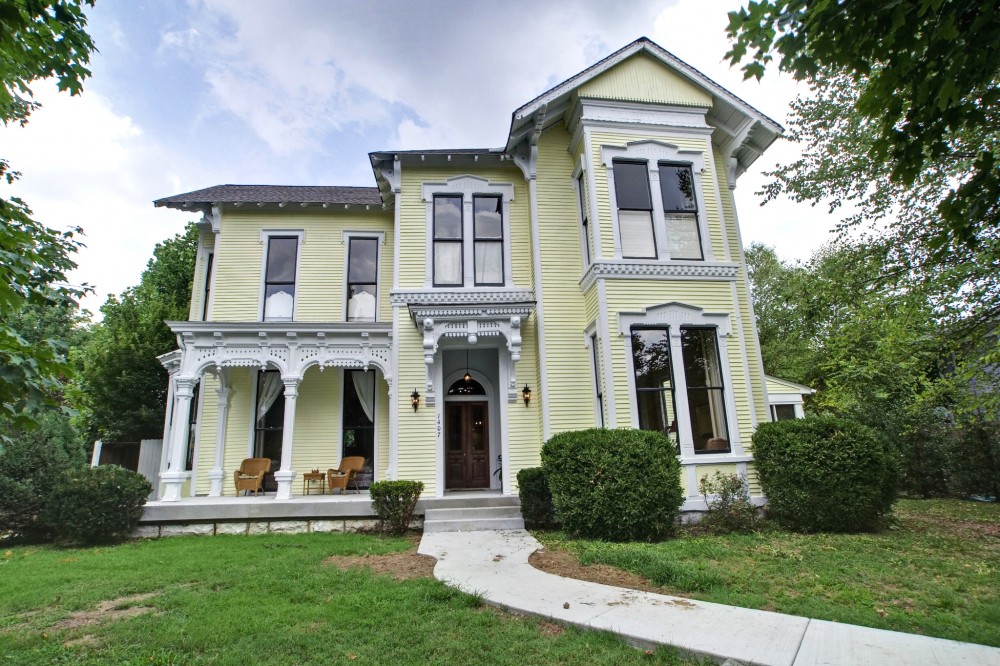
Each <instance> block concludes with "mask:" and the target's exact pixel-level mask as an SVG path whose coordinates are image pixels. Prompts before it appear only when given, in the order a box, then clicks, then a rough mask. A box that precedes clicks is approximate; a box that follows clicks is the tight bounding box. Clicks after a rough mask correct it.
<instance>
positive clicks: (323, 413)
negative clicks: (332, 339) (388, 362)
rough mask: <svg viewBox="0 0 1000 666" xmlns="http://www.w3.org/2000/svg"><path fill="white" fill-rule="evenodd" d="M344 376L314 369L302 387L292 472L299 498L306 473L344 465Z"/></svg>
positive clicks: (339, 371)
mask: <svg viewBox="0 0 1000 666" xmlns="http://www.w3.org/2000/svg"><path fill="white" fill-rule="evenodd" d="M343 376H344V373H343V371H342V370H340V369H329V368H328V369H326V370H320V369H319V367H317V366H313V367H311V368H309V369H308V370H306V374H305V377H304V378H303V380H302V383H301V384H300V385H299V398H298V400H297V401H296V406H295V430H294V432H293V438H292V469H293V470H295V472H296V473H297V476H296V479H295V480H296V481H298V483H295V484H294V485H293V487H292V493H293V494H295V495H298V494H300V493H301V491H302V483H301V481H300V479H301V478H302V473H303V472H309V471H312V470H313V469H318V470H320V471H323V472H325V471H326V470H328V469H330V468H331V467H336V466H337V464H338V463H339V462H340V451H341V439H342V435H341V427H340V422H341V421H340V419H341V412H342V411H343V403H344V398H343Z"/></svg>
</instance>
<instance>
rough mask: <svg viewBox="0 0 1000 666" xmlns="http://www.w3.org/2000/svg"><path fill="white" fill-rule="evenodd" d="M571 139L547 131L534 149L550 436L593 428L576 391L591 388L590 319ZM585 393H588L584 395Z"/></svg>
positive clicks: (585, 404)
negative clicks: (587, 339) (582, 282)
mask: <svg viewBox="0 0 1000 666" xmlns="http://www.w3.org/2000/svg"><path fill="white" fill-rule="evenodd" d="M569 140H570V137H569V135H568V134H567V133H566V131H565V130H563V129H562V128H561V127H558V128H554V129H552V130H549V131H548V132H545V133H544V134H543V135H542V137H541V139H540V140H539V144H538V167H537V174H538V176H537V186H536V187H537V197H538V220H539V224H538V226H539V246H540V252H541V270H542V299H543V305H544V314H545V322H544V324H545V326H544V336H545V338H544V340H542V344H544V345H545V349H546V350H548V354H547V356H546V367H545V369H544V372H545V375H546V379H547V380H548V396H547V399H548V408H549V425H550V427H551V432H552V434H556V433H559V432H563V431H566V430H578V429H580V428H590V427H593V426H594V425H595V419H594V409H593V405H592V403H591V402H590V401H588V400H586V399H581V395H580V387H581V386H583V387H586V386H590V370H589V368H590V365H591V364H590V359H589V358H588V350H587V345H586V342H585V337H584V330H585V329H586V327H587V324H588V319H587V316H586V313H585V309H584V298H583V293H582V292H581V290H580V277H581V274H582V272H583V259H582V256H581V253H580V243H579V238H580V231H579V229H580V216H579V206H578V205H577V202H576V200H575V188H574V186H573V159H572V157H571V156H570V155H569V153H568V152H567V146H568V145H569ZM588 393H589V392H588Z"/></svg>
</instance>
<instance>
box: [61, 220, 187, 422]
mask: <svg viewBox="0 0 1000 666" xmlns="http://www.w3.org/2000/svg"><path fill="white" fill-rule="evenodd" d="M197 249H198V230H197V228H196V227H195V226H194V225H193V224H189V225H188V226H187V228H186V229H185V231H184V233H183V234H177V235H176V236H174V237H173V238H170V239H168V240H166V241H164V242H162V243H159V244H157V246H156V248H155V249H154V250H153V258H152V259H150V261H149V263H148V264H147V266H146V270H145V271H144V272H143V274H142V277H141V278H140V281H139V284H138V285H136V286H134V287H129V288H128V289H126V290H125V291H124V292H122V294H121V296H119V297H115V296H110V297H109V298H108V300H107V302H106V303H105V304H104V305H103V306H101V312H102V313H103V314H104V320H103V321H102V322H101V323H100V324H98V325H97V326H95V327H94V329H93V332H92V335H91V338H90V340H89V341H88V342H87V344H86V345H85V346H84V347H83V348H82V350H81V352H80V355H79V364H80V366H81V367H80V385H79V397H78V401H79V403H80V407H81V411H82V412H83V421H84V423H85V426H86V430H87V433H88V435H90V436H92V437H102V438H104V439H107V440H111V441H137V440H140V439H144V438H149V437H155V436H157V435H158V434H159V433H161V432H162V430H163V417H164V410H165V408H166V397H167V373H166V370H165V369H164V368H163V366H161V365H160V362H159V361H157V360H156V357H157V356H159V355H161V354H165V353H167V352H169V351H172V350H174V349H176V348H177V340H176V337H175V336H174V334H173V333H172V332H171V331H170V329H169V328H167V325H166V324H165V323H163V322H164V320H186V319H187V318H188V308H189V306H190V303H191V282H192V276H193V275H194V261H195V254H196V252H197Z"/></svg>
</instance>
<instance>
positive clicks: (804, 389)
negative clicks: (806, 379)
mask: <svg viewBox="0 0 1000 666" xmlns="http://www.w3.org/2000/svg"><path fill="white" fill-rule="evenodd" d="M764 379H765V380H766V381H768V382H771V383H773V384H777V385H779V386H784V387H786V388H788V389H789V391H788V392H789V393H801V394H802V395H812V394H813V393H815V392H816V391H815V389H811V388H809V387H808V386H803V385H802V384H796V383H795V382H790V381H788V380H787V379H779V378H778V377H774V376H772V375H764Z"/></svg>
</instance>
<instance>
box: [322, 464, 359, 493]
mask: <svg viewBox="0 0 1000 666" xmlns="http://www.w3.org/2000/svg"><path fill="white" fill-rule="evenodd" d="M364 466H365V458H364V456H347V457H346V458H344V459H343V460H341V461H340V467H338V468H337V469H331V470H327V473H326V480H327V483H329V484H330V493H331V494H332V493H333V491H334V490H337V489H339V490H340V491H341V492H342V493H343V494H344V495H346V494H347V484H349V483H353V484H354V489H355V490H356V491H358V493H360V492H361V488H359V487H358V482H357V481H356V480H355V478H354V477H355V475H357V473H358V472H360V471H361V468H362V467H364Z"/></svg>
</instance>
